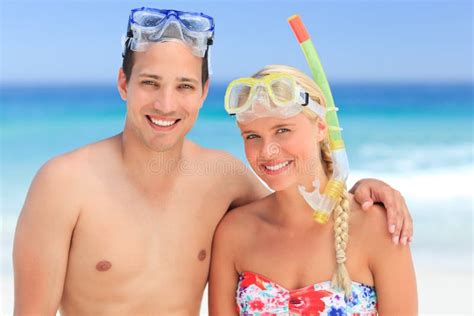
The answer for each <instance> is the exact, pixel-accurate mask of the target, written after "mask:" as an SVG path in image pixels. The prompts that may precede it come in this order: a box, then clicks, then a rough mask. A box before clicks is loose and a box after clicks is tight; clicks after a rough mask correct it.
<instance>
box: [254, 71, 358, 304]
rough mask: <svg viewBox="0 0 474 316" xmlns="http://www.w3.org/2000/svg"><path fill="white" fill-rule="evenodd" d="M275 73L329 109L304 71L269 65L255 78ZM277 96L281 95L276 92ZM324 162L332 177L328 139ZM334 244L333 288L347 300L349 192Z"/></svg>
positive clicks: (338, 209)
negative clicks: (280, 74) (287, 79)
mask: <svg viewBox="0 0 474 316" xmlns="http://www.w3.org/2000/svg"><path fill="white" fill-rule="evenodd" d="M272 73H285V74H288V75H290V76H292V77H293V78H295V80H296V82H297V83H298V84H299V85H301V87H303V89H305V90H306V92H308V93H309V97H310V98H311V99H313V101H315V102H317V103H319V104H321V105H322V106H323V107H326V99H325V97H324V94H323V93H322V91H321V89H320V88H319V87H318V85H317V84H316V83H315V82H314V81H313V80H312V79H311V78H310V77H309V76H308V75H306V74H305V73H303V72H302V71H300V70H298V69H296V68H293V67H290V66H285V65H269V66H266V67H264V68H263V69H262V70H260V71H259V72H257V73H256V74H254V75H253V77H254V78H261V77H264V76H266V75H269V74H272ZM277 93H278V92H277ZM302 113H303V114H304V115H306V116H307V117H308V118H309V119H310V120H311V121H313V122H316V121H317V120H319V117H318V116H317V115H316V114H315V113H314V112H313V111H311V110H309V109H307V108H304V109H303V112H302ZM320 147H321V160H322V162H323V163H322V164H323V168H324V171H325V173H326V175H327V176H328V177H330V176H331V175H332V173H333V170H334V165H333V161H332V157H331V150H330V147H329V139H328V137H326V138H325V139H324V140H323V141H322V142H321V144H320ZM333 212H334V244H335V248H336V263H337V266H336V271H335V272H334V275H333V278H332V285H333V287H337V288H339V289H342V290H343V291H344V293H345V295H346V296H347V297H350V296H351V293H352V281H351V279H350V277H349V273H348V272H347V269H346V266H345V262H346V246H347V241H348V239H349V224H348V222H349V199H348V194H347V189H344V192H343V194H342V196H341V198H340V200H339V202H338V203H337V204H336V206H335V207H334V210H333Z"/></svg>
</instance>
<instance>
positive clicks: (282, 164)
mask: <svg viewBox="0 0 474 316" xmlns="http://www.w3.org/2000/svg"><path fill="white" fill-rule="evenodd" d="M289 163H290V162H289V161H285V162H282V163H279V164H278V165H274V166H265V168H267V169H268V170H271V171H276V170H279V169H281V168H283V167H286V166H287V165H288V164H289Z"/></svg>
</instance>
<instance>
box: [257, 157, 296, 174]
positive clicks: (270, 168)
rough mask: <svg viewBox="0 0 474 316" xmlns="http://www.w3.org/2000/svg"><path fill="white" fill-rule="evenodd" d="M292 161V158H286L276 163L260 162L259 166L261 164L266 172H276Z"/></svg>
mask: <svg viewBox="0 0 474 316" xmlns="http://www.w3.org/2000/svg"><path fill="white" fill-rule="evenodd" d="M292 163H293V160H287V161H283V162H281V163H279V164H276V165H270V164H267V165H266V164H261V165H260V166H261V169H262V170H263V171H265V172H266V173H278V172H279V171H281V170H284V169H286V168H287V167H288V166H289V165H291V164H292Z"/></svg>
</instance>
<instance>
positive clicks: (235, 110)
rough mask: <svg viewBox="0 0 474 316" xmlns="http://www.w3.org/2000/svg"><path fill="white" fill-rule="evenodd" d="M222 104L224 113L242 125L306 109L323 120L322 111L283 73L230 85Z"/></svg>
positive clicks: (323, 114)
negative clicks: (233, 116)
mask: <svg viewBox="0 0 474 316" xmlns="http://www.w3.org/2000/svg"><path fill="white" fill-rule="evenodd" d="M224 104H225V109H226V111H227V113H229V114H230V115H235V116H236V118H237V121H239V122H241V123H244V124H245V123H248V122H250V121H253V120H255V119H257V118H261V117H281V118H289V117H292V116H295V115H297V114H298V113H300V112H301V111H302V110H303V108H304V107H306V106H307V107H308V108H309V109H310V110H312V111H313V112H314V113H316V114H317V115H318V116H319V117H321V118H322V119H324V118H325V108H324V107H323V106H322V105H320V104H319V103H317V102H315V101H314V100H312V99H311V98H310V97H309V94H308V92H306V91H305V90H304V89H303V88H302V87H301V86H300V85H299V84H297V83H296V81H295V79H294V78H293V77H292V76H290V75H287V74H283V73H274V74H269V75H266V76H264V77H261V78H239V79H236V80H234V81H232V82H231V83H230V84H229V86H228V87H227V91H226V94H225V101H224Z"/></svg>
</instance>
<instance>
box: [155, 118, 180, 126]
mask: <svg viewBox="0 0 474 316" xmlns="http://www.w3.org/2000/svg"><path fill="white" fill-rule="evenodd" d="M150 120H151V121H152V122H153V124H155V125H158V126H163V127H166V126H171V125H173V124H174V123H176V121H164V120H157V119H154V118H152V117H150Z"/></svg>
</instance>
